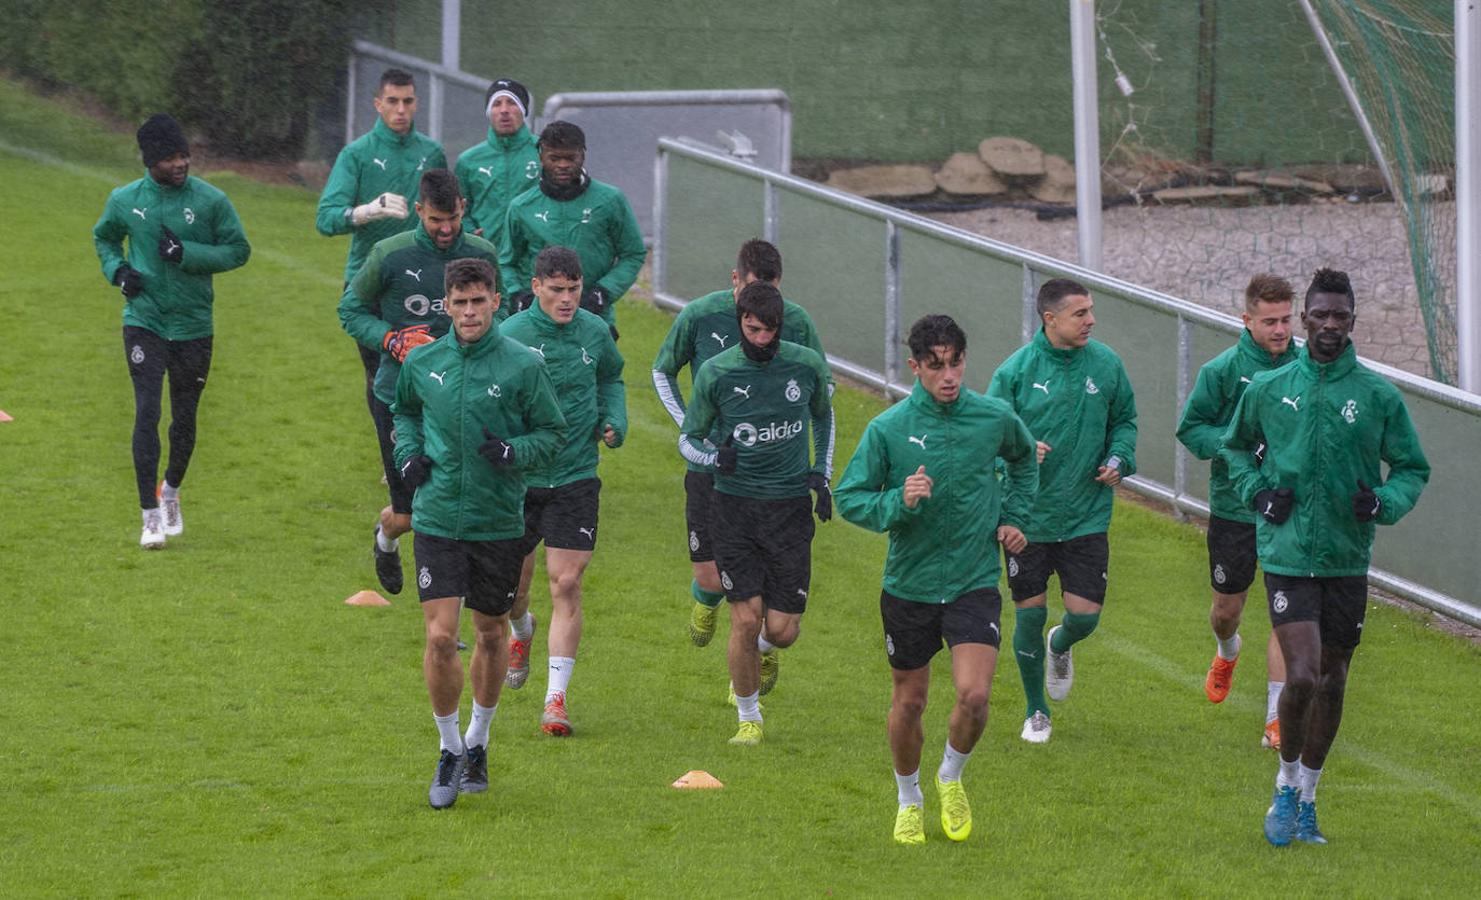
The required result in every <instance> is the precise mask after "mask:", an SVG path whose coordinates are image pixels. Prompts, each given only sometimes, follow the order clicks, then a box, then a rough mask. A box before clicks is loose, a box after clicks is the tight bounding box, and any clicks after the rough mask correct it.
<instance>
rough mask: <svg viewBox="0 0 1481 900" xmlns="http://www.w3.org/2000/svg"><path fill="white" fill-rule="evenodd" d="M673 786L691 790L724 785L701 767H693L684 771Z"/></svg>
mask: <svg viewBox="0 0 1481 900" xmlns="http://www.w3.org/2000/svg"><path fill="white" fill-rule="evenodd" d="M673 786H674V787H676V788H679V789H680V790H691V791H692V790H700V789H705V788H723V787H725V785H723V784H721V783H720V779H718V778H716V777H715V776H713V775H711V774H710V773H709V772H706V771H704V770H703V769H694V770H692V771H689V772H685V773H684V774H683V775H681V776H679V780H678V781H675V782H674V784H673Z"/></svg>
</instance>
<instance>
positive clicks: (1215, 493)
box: [1178, 328, 1296, 522]
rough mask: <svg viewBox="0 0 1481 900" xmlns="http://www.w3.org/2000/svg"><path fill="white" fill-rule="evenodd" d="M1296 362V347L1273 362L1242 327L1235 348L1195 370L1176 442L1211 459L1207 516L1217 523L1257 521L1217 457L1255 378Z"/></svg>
mask: <svg viewBox="0 0 1481 900" xmlns="http://www.w3.org/2000/svg"><path fill="white" fill-rule="evenodd" d="M1295 358H1296V345H1295V344H1291V345H1289V346H1287V347H1286V352H1285V353H1282V354H1281V355H1280V356H1278V357H1276V358H1274V359H1272V358H1271V356H1270V353H1269V352H1267V351H1266V350H1265V348H1263V347H1261V346H1260V345H1259V344H1257V343H1255V338H1254V336H1253V335H1251V334H1250V330H1249V329H1248V328H1246V329H1245V330H1244V331H1242V332H1240V335H1239V341H1238V343H1236V344H1235V345H1234V346H1233V347H1230V348H1229V349H1228V350H1225V351H1224V352H1223V353H1220V354H1219V355H1218V356H1215V357H1214V358H1213V359H1211V360H1209V361H1208V362H1207V363H1206V364H1204V366H1203V368H1201V369H1199V370H1198V381H1197V383H1196V384H1194V386H1193V393H1191V394H1189V395H1188V404H1187V406H1185V407H1184V408H1183V418H1182V420H1181V421H1179V422H1178V440H1179V441H1181V442H1182V443H1183V446H1184V447H1187V448H1188V451H1189V452H1190V453H1192V454H1193V455H1194V456H1196V457H1198V458H1199V459H1210V460H1213V462H1212V463H1211V464H1210V465H1209V475H1208V505H1209V511H1210V512H1211V513H1212V514H1213V515H1216V516H1218V517H1219V518H1221V519H1229V520H1230V521H1234V522H1253V521H1255V514H1254V512H1253V511H1252V510H1251V509H1250V506H1249V504H1248V503H1245V502H1244V501H1243V500H1240V499H1239V495H1238V494H1236V493H1235V492H1234V486H1233V485H1232V484H1230V483H1229V467H1228V466H1227V465H1225V463H1224V460H1223V459H1221V458H1220V457H1219V448H1220V447H1222V446H1223V444H1224V429H1225V428H1227V427H1228V426H1229V420H1230V419H1232V418H1234V407H1235V405H1236V404H1238V403H1239V398H1240V397H1242V396H1244V389H1245V386H1246V385H1248V384H1249V383H1250V380H1251V379H1253V378H1254V377H1255V375H1256V374H1257V373H1260V372H1264V371H1266V370H1268V369H1278V368H1280V367H1281V366H1283V365H1285V364H1286V363H1288V362H1290V361H1291V360H1293V359H1295Z"/></svg>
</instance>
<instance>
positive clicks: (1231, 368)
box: [1178, 275, 1296, 748]
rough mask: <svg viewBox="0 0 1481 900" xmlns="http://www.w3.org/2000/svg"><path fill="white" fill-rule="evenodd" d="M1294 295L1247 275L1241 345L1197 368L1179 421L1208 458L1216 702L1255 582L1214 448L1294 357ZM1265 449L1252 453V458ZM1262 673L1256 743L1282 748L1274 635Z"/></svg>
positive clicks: (1251, 528)
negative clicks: (1239, 411) (1259, 387)
mask: <svg viewBox="0 0 1481 900" xmlns="http://www.w3.org/2000/svg"><path fill="white" fill-rule="evenodd" d="M1293 296H1294V292H1293V291H1292V290H1291V284H1290V282H1288V281H1286V280H1285V279H1284V278H1279V277H1277V276H1275V275H1256V276H1255V277H1253V278H1251V279H1250V283H1249V285H1248V286H1246V287H1245V290H1244V313H1243V316H1242V317H1243V319H1244V331H1243V332H1241V333H1240V335H1239V342H1238V343H1236V344H1235V345H1234V346H1233V347H1230V348H1229V349H1228V350H1225V351H1224V352H1223V353H1220V354H1219V355H1218V356H1216V357H1214V358H1213V359H1212V360H1210V361H1209V362H1208V364H1207V365H1205V366H1204V367H1203V368H1201V369H1199V370H1198V382H1197V384H1195V385H1194V387H1193V393H1192V394H1190V395H1189V396H1188V404H1187V406H1186V407H1184V409H1183V418H1182V420H1181V421H1180V422H1179V423H1178V440H1180V441H1182V442H1183V446H1184V447H1187V448H1188V450H1189V451H1190V452H1191V453H1192V454H1193V455H1194V456H1196V457H1198V458H1199V459H1211V460H1213V462H1212V463H1211V464H1210V466H1209V476H1208V503H1209V517H1208V571H1209V582H1210V584H1211V585H1212V586H1213V592H1214V599H1213V605H1212V606H1211V607H1210V609H1209V616H1208V617H1209V624H1210V625H1211V626H1212V627H1213V631H1214V639H1215V641H1216V642H1217V645H1218V646H1217V649H1216V650H1215V652H1214V660H1213V662H1212V663H1211V664H1210V665H1209V668H1208V675H1207V676H1206V677H1205V678H1204V681H1203V692H1204V694H1205V695H1206V696H1207V697H1208V699H1209V700H1210V702H1213V703H1223V702H1224V698H1225V697H1227V696H1229V685H1230V684H1231V682H1232V681H1233V679H1234V666H1235V664H1236V663H1238V662H1239V648H1240V644H1241V640H1240V636H1239V620H1240V617H1241V616H1242V615H1243V614H1244V601H1245V597H1246V596H1247V595H1248V593H1249V588H1250V583H1251V582H1253V581H1254V580H1255V514H1254V512H1253V511H1252V510H1251V509H1250V507H1249V504H1247V503H1244V502H1243V501H1241V500H1240V499H1239V496H1238V495H1237V494H1235V492H1234V486H1233V485H1231V484H1230V483H1229V470H1228V467H1227V466H1225V464H1224V461H1223V460H1222V459H1220V458H1219V448H1220V447H1221V446H1222V445H1223V438H1224V429H1225V428H1227V427H1228V425H1229V420H1230V419H1232V418H1233V417H1234V407H1235V405H1236V404H1238V403H1239V398H1240V397H1241V396H1243V395H1244V389H1245V385H1248V384H1249V383H1250V381H1251V379H1253V378H1254V377H1255V375H1256V374H1257V373H1259V372H1264V371H1267V370H1269V369H1278V368H1280V367H1281V366H1283V365H1285V364H1286V363H1288V362H1290V361H1291V360H1293V359H1295V358H1296V349H1295V346H1294V345H1293V344H1292V343H1291V315H1292V312H1291V305H1292V303H1291V301H1292V297H1293ZM1263 453H1264V451H1263V450H1262V451H1261V452H1260V453H1259V454H1257V456H1256V461H1257V462H1258V461H1259V459H1260V457H1261V456H1263ZM1265 670H1266V690H1265V731H1264V734H1263V735H1261V737H1260V743H1261V744H1262V745H1263V746H1265V747H1275V748H1279V747H1280V720H1279V719H1278V718H1277V717H1276V704H1277V702H1278V701H1279V699H1280V690H1281V686H1282V685H1283V684H1284V683H1285V680H1286V669H1285V665H1284V663H1283V662H1282V661H1281V657H1280V644H1279V643H1278V642H1277V641H1276V639H1275V634H1274V633H1273V632H1272V633H1271V635H1270V641H1269V644H1268V647H1267V649H1266V652H1265Z"/></svg>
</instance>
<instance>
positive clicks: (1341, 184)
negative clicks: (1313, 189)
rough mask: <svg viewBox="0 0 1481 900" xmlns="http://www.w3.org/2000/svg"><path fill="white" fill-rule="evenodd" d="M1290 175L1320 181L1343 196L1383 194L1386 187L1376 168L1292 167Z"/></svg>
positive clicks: (1381, 174)
mask: <svg viewBox="0 0 1481 900" xmlns="http://www.w3.org/2000/svg"><path fill="white" fill-rule="evenodd" d="M1290 172H1291V174H1292V175H1294V176H1296V177H1297V178H1305V179H1307V180H1310V181H1322V182H1326V183H1327V184H1330V185H1331V186H1332V187H1333V189H1335V190H1336V191H1338V192H1339V193H1343V194H1354V193H1356V194H1383V193H1387V192H1388V187H1387V186H1386V185H1384V183H1383V173H1382V172H1379V171H1378V168H1377V167H1376V166H1359V165H1350V164H1349V165H1338V164H1330V165H1310V166H1292V167H1291V170H1290Z"/></svg>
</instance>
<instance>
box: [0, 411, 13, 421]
mask: <svg viewBox="0 0 1481 900" xmlns="http://www.w3.org/2000/svg"><path fill="white" fill-rule="evenodd" d="M13 421H15V420H14V419H12V418H11V417H10V415H9V414H8V413H6V412H5V410H3V409H0V422H13Z"/></svg>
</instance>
